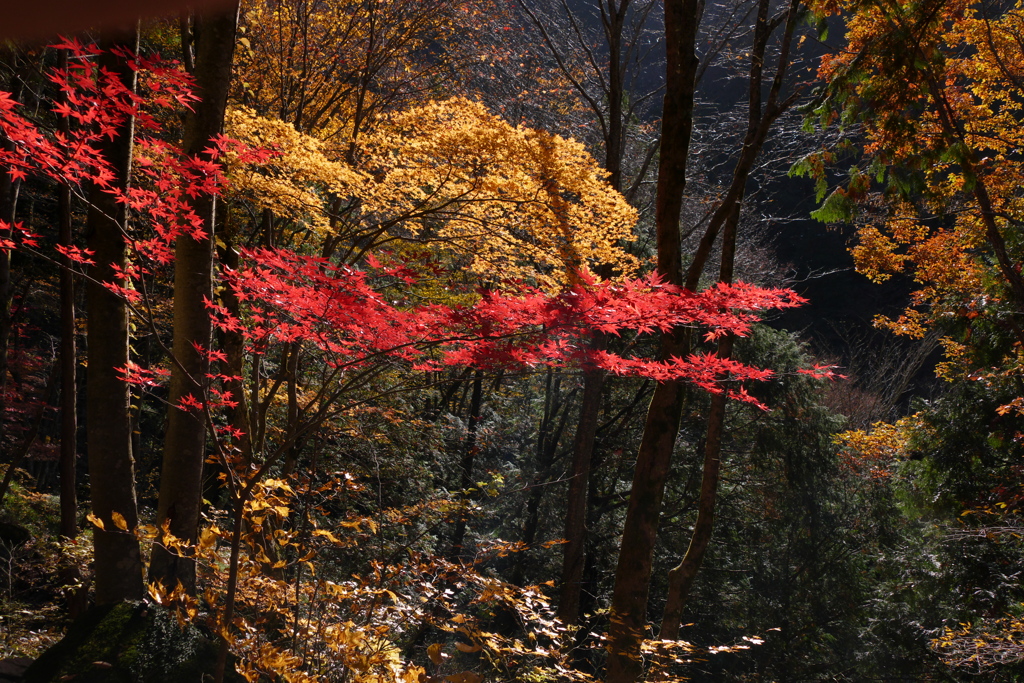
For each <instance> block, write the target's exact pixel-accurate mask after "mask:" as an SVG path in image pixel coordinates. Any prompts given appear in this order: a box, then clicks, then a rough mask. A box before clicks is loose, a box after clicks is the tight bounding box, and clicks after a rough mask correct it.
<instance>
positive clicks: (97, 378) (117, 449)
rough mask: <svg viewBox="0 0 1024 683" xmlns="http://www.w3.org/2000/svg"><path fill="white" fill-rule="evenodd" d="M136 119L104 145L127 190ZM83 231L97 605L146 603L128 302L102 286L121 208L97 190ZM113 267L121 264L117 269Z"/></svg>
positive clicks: (115, 254)
mask: <svg viewBox="0 0 1024 683" xmlns="http://www.w3.org/2000/svg"><path fill="white" fill-rule="evenodd" d="M138 40H139V39H138V30H137V29H136V31H135V32H134V34H133V35H123V36H120V37H118V38H117V39H111V40H108V41H104V44H103V47H105V48H113V47H124V48H127V49H129V50H130V51H131V52H133V53H134V52H135V51H136V50H137V49H138ZM99 59H100V66H101V68H104V69H107V70H108V71H110V72H112V73H116V74H117V75H118V77H119V78H120V79H121V81H122V82H123V83H124V84H125V86H126V87H128V88H129V89H131V90H134V89H135V72H134V71H133V70H132V69H130V68H129V67H128V65H127V63H126V60H125V59H124V58H123V57H117V56H115V55H113V54H111V53H110V52H109V51H105V52H104V53H103V54H102V56H101V57H100V58H99ZM133 132H134V122H133V121H131V120H129V121H128V122H127V124H126V125H124V126H123V127H122V128H121V129H120V130H119V131H118V133H117V135H116V136H115V137H114V139H112V140H108V139H106V138H104V141H103V142H102V143H101V144H102V146H103V149H102V150H101V151H102V152H103V153H104V156H105V157H106V158H107V160H108V161H109V162H110V163H111V165H112V166H113V168H114V172H115V174H116V180H115V181H114V182H115V183H116V184H117V185H118V186H120V187H122V188H125V187H127V185H128V179H129V178H130V176H131V159H132V136H133ZM89 204H90V206H89V215H88V219H87V226H86V231H87V233H88V245H89V248H90V249H92V250H93V252H94V255H93V260H94V261H95V262H96V265H95V266H92V267H91V268H90V269H89V280H88V282H87V284H86V289H85V294H86V307H87V309H88V322H87V328H86V332H87V334H88V339H89V366H88V370H87V372H86V400H87V406H86V435H87V436H86V438H87V442H88V451H89V485H90V497H91V499H92V511H93V514H94V515H95V516H96V517H98V518H99V519H100V521H102V522H103V525H104V528H103V529H94V530H93V542H94V545H95V553H96V561H95V582H96V602H97V604H106V603H112V602H118V601H121V600H141V599H142V597H143V595H144V591H143V582H142V557H141V553H140V552H139V541H138V539H137V538H136V537H135V535H134V533H133V531H134V529H135V527H136V526H137V524H138V509H137V505H136V500H135V464H134V461H133V459H132V448H131V443H132V429H131V412H130V402H131V393H130V391H129V386H128V384H126V383H125V382H123V381H122V380H121V378H120V377H118V375H117V372H116V371H115V368H123V367H125V365H126V364H127V363H128V352H129V348H128V307H127V305H126V303H125V300H124V299H123V298H122V297H120V296H117V295H115V294H113V293H112V292H111V291H110V290H108V289H107V288H106V287H104V286H103V283H105V282H116V283H120V281H119V280H118V279H117V277H116V274H115V273H116V272H119V271H120V269H123V268H124V267H125V266H126V265H127V256H128V244H127V241H126V237H125V229H126V227H127V226H126V224H125V221H126V215H125V210H124V205H123V204H120V203H118V202H116V201H115V200H114V197H113V196H111V195H110V194H109V193H107V192H104V191H103V190H102V189H101V188H99V187H94V188H92V189H91V191H90V194H89ZM115 269H117V270H116V271H115ZM114 513H117V514H120V515H121V516H122V517H123V518H124V521H125V523H126V524H127V528H128V531H122V530H119V529H118V528H117V525H116V524H115V523H114V521H113V517H112V516H113V514H114Z"/></svg>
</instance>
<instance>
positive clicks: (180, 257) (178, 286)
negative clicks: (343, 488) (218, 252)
mask: <svg viewBox="0 0 1024 683" xmlns="http://www.w3.org/2000/svg"><path fill="white" fill-rule="evenodd" d="M195 22H196V25H197V30H196V31H195V34H196V57H195V78H196V86H197V90H198V92H197V94H198V95H199V96H200V97H201V98H202V101H201V102H198V103H196V105H195V109H194V111H193V112H192V113H191V114H190V115H189V116H188V118H187V120H186V123H185V135H184V147H185V151H186V152H187V153H188V154H190V155H199V154H200V153H202V152H203V151H204V150H205V149H206V148H207V147H208V146H209V144H210V140H211V139H212V138H213V137H214V136H216V135H218V134H220V132H221V130H222V128H223V126H224V110H225V107H226V105H227V95H228V87H229V84H230V81H231V62H232V57H233V55H234V49H235V31H236V28H237V24H238V7H237V5H235V6H234V7H233V8H231V9H230V10H227V11H225V12H223V13H221V14H215V15H211V16H207V17H198V16H197V17H196V19H195ZM193 208H194V210H195V211H196V213H197V214H198V215H199V216H200V218H202V220H203V229H204V230H205V231H206V237H205V238H203V239H194V238H192V237H189V236H182V237H180V238H179V239H178V240H177V242H176V243H175V249H174V258H175V262H174V343H173V346H172V352H173V353H174V356H175V359H176V361H177V362H176V363H175V365H174V366H173V367H172V372H171V386H170V408H169V409H168V419H167V434H166V437H165V441H164V455H163V466H162V469H161V474H160V497H159V502H158V505H157V524H158V525H159V526H161V528H162V526H163V525H164V524H165V523H166V524H167V525H168V527H167V528H168V531H169V532H170V533H171V534H172V535H173V536H175V537H177V538H179V539H181V540H183V541H185V542H187V543H194V542H195V540H196V536H197V534H198V527H199V510H200V506H201V503H202V482H203V464H204V461H205V459H206V419H205V416H204V414H203V411H201V410H184V409H181V408H179V407H177V406H179V405H180V402H181V400H182V399H183V398H185V397H188V396H193V397H195V398H196V399H198V400H199V401H203V400H204V399H205V386H204V385H205V381H206V373H207V371H208V367H209V362H208V360H207V356H206V355H205V354H204V353H201V352H197V350H196V347H197V346H198V347H199V348H200V349H208V348H209V346H210V341H211V325H210V316H209V313H208V311H207V310H206V303H205V302H206V300H212V299H213V247H212V245H213V232H214V228H215V225H216V212H217V199H216V197H213V196H200V197H197V198H196V199H195V200H194V201H193ZM179 364H180V365H179ZM150 579H151V580H152V581H159V582H161V583H162V584H164V585H165V586H168V587H173V586H175V585H176V584H177V583H179V582H180V583H181V585H182V586H184V587H185V589H186V590H187V591H189V592H190V593H192V592H194V591H195V560H194V559H193V558H190V557H183V556H181V555H178V554H177V553H174V552H170V551H169V550H168V549H167V548H166V546H165V545H164V544H162V543H156V544H154V547H153V560H152V563H151V564H150Z"/></svg>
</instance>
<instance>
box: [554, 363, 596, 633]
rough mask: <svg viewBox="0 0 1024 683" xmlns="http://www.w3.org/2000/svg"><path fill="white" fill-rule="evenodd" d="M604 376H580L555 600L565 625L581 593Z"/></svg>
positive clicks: (575, 617)
mask: <svg viewBox="0 0 1024 683" xmlns="http://www.w3.org/2000/svg"><path fill="white" fill-rule="evenodd" d="M605 377H606V373H605V372H604V371H602V370H588V371H587V372H586V373H584V375H583V399H582V401H581V403H580V417H579V423H578V424H577V426H576V438H575V439H574V440H573V453H572V473H571V474H570V476H569V498H568V500H567V501H566V511H565V534H564V535H565V540H566V544H565V550H564V551H563V555H562V585H561V591H560V595H559V600H558V618H559V619H561V620H562V622H563V623H566V624H575V623H577V622H579V616H580V592H581V591H582V589H583V566H584V562H585V559H586V543H587V524H586V522H587V508H588V498H589V496H588V494H589V491H590V466H591V462H592V461H593V455H594V443H595V441H596V440H597V427H598V422H599V420H598V418H599V416H600V414H601V393H602V390H603V388H604V381H605Z"/></svg>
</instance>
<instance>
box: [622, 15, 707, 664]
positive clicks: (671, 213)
mask: <svg viewBox="0 0 1024 683" xmlns="http://www.w3.org/2000/svg"><path fill="white" fill-rule="evenodd" d="M700 13H701V12H700V2H699V0H666V2H665V39H666V79H665V99H664V105H663V110H662V124H661V163H660V166H659V169H658V188H657V199H656V203H655V229H656V239H657V247H658V273H659V274H660V275H661V277H663V278H664V279H665V280H666V281H668V282H670V283H672V284H676V285H681V284H682V277H683V276H682V254H681V249H680V235H679V213H680V210H681V208H682V200H683V190H684V189H685V187H686V162H687V157H688V155H689V150H690V136H691V132H692V129H693V99H694V88H695V80H696V73H697V66H698V59H697V56H696V53H695V49H694V46H695V42H696V37H697V27H698V24H699V23H700ZM683 337H684V334H683V332H682V331H680V330H677V331H674V332H672V333H669V334H666V335H664V336H663V337H662V348H661V356H662V358H665V359H667V358H669V357H670V356H672V355H680V352H681V351H682V347H683V345H684V342H685V340H684V338H683ZM683 394H684V392H683V386H682V385H681V384H680V383H679V382H662V383H661V384H659V385H658V386H657V388H656V389H655V390H654V396H653V397H652V398H651V404H650V406H649V408H648V411H647V420H646V422H645V424H644V434H643V438H642V440H641V443H640V450H639V452H638V453H637V460H636V467H635V469H634V473H633V488H632V490H631V491H630V496H629V505H628V508H627V511H626V521H625V524H624V527H623V533H622V544H621V546H620V548H619V561H618V566H617V567H616V571H615V587H614V590H613V594H612V609H611V623H610V626H609V633H608V641H609V645H608V671H607V681H608V683H633V682H634V681H636V680H639V679H640V677H641V676H642V674H643V664H642V660H641V653H640V648H641V644H642V642H643V638H644V629H645V624H646V612H647V596H648V592H649V589H650V580H651V566H652V561H653V557H654V542H655V538H656V536H657V532H658V518H659V516H660V514H661V499H662V495H663V494H664V490H665V480H666V478H667V477H668V471H669V465H670V463H671V459H672V450H673V447H674V445H675V440H676V435H677V433H678V431H679V422H680V416H681V412H682V404H683Z"/></svg>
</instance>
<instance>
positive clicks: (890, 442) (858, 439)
mask: <svg viewBox="0 0 1024 683" xmlns="http://www.w3.org/2000/svg"><path fill="white" fill-rule="evenodd" d="M923 429H925V426H924V424H923V423H922V421H921V418H920V415H919V414H915V415H911V416H909V417H903V418H900V419H899V420H897V421H896V422H894V423H891V424H890V423H888V422H876V423H875V424H873V425H872V426H871V429H869V430H863V429H853V430H850V431H846V432H843V433H841V434H839V435H838V436H836V443H838V444H839V446H840V448H841V449H842V450H841V457H842V459H843V461H844V463H845V464H846V466H847V467H848V468H849V469H850V470H851V471H853V472H854V473H856V474H858V475H860V476H869V477H871V478H873V479H885V478H888V477H889V476H891V475H892V468H893V467H894V466H895V464H896V462H898V460H899V459H900V458H902V457H905V456H906V453H907V450H908V446H907V445H908V443H909V442H910V440H911V439H912V438H913V437H914V436H915V434H916V433H917V432H919V431H920V430H923Z"/></svg>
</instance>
